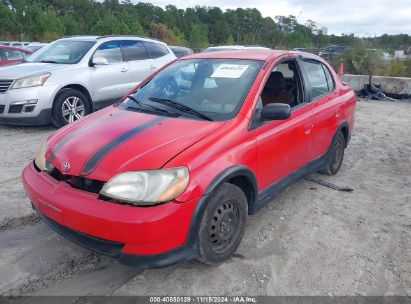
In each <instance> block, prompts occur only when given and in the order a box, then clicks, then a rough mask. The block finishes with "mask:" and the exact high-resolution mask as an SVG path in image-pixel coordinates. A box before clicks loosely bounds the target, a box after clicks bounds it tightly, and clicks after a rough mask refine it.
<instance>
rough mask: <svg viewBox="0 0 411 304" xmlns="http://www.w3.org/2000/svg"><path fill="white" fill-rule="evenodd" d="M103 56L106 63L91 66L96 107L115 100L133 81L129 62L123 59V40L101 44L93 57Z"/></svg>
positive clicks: (132, 85) (132, 84)
mask: <svg viewBox="0 0 411 304" xmlns="http://www.w3.org/2000/svg"><path fill="white" fill-rule="evenodd" d="M97 57H101V58H104V59H105V60H106V64H102V65H94V66H92V67H91V68H90V82H91V86H92V88H93V92H94V101H95V102H96V107H97V108H100V107H102V106H104V105H105V104H106V103H112V102H115V101H116V100H117V99H120V98H121V97H122V96H124V95H125V94H126V93H127V92H128V91H130V90H131V89H132V88H133V87H134V84H135V82H133V79H132V76H131V73H130V68H129V63H128V62H125V61H124V59H123V53H122V50H121V41H111V42H106V43H103V44H102V45H100V47H99V48H98V49H97V50H96V52H95V53H94V54H93V57H92V58H97Z"/></svg>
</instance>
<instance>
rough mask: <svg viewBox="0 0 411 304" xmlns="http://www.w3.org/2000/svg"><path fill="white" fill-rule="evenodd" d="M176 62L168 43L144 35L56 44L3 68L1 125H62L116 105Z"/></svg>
mask: <svg viewBox="0 0 411 304" xmlns="http://www.w3.org/2000/svg"><path fill="white" fill-rule="evenodd" d="M175 58H176V56H175V55H174V53H173V52H172V51H171V50H170V48H169V47H168V46H167V45H166V44H165V43H163V42H160V41H157V40H154V39H149V38H143V37H136V36H101V37H98V36H76V37H68V38H63V39H60V40H56V41H54V42H53V43H51V44H50V45H48V46H46V47H44V48H42V49H40V50H39V51H38V52H36V53H35V54H33V55H32V56H30V57H29V58H27V60H26V61H25V62H23V63H21V64H17V65H13V66H9V67H2V68H0V123H9V124H25V125H28V124H30V125H31V124H49V123H50V122H52V123H53V124H54V125H55V126H56V127H61V126H63V125H65V124H68V123H70V122H73V121H75V120H77V119H80V118H81V117H83V116H85V115H87V114H89V113H90V112H92V111H95V110H97V109H100V108H102V107H104V106H107V105H109V104H112V103H114V102H115V101H116V100H118V99H119V98H121V97H122V96H123V95H125V94H126V93H127V92H129V91H130V90H131V89H132V88H133V87H134V86H136V85H137V84H138V83H139V82H141V81H142V80H143V79H145V78H146V77H148V76H149V75H150V74H152V73H153V72H154V71H156V70H157V69H159V68H161V67H162V66H163V65H165V64H167V63H169V62H170V61H172V60H174V59H175Z"/></svg>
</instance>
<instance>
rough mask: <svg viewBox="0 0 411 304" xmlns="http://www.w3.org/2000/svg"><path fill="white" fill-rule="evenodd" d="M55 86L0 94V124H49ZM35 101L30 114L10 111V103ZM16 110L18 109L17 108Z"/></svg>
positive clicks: (23, 110) (22, 110)
mask: <svg viewBox="0 0 411 304" xmlns="http://www.w3.org/2000/svg"><path fill="white" fill-rule="evenodd" d="M57 89H58V88H57V87H55V86H38V87H32V88H23V89H16V90H10V89H9V90H7V91H6V92H4V93H0V109H1V110H0V123H5V124H18V125H45V124H49V123H50V122H51V108H52V105H53V99H54V96H55V94H56V91H57ZM27 100H37V104H36V105H35V107H34V109H32V111H31V112H25V109H23V108H22V109H20V111H21V112H18V113H16V112H15V111H13V110H12V109H11V103H12V102H24V101H27ZM17 108H18V107H17ZM14 109H16V107H14Z"/></svg>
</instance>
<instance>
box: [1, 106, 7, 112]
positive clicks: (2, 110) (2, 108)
mask: <svg viewBox="0 0 411 304" xmlns="http://www.w3.org/2000/svg"><path fill="white" fill-rule="evenodd" d="M5 107H6V106H5V105H0V114H3V112H4V108H5Z"/></svg>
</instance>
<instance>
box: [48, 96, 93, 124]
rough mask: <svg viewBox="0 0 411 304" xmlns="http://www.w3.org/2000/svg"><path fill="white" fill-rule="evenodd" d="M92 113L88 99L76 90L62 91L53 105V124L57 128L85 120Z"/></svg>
mask: <svg viewBox="0 0 411 304" xmlns="http://www.w3.org/2000/svg"><path fill="white" fill-rule="evenodd" d="M89 113H90V104H89V103H88V100H87V97H86V96H85V95H84V94H83V93H82V92H80V91H78V90H75V89H65V90H63V91H61V92H60V93H59V94H58V95H57V97H56V99H55V101H54V104H53V111H52V122H53V125H54V126H55V127H57V128H60V127H62V126H65V125H67V124H69V123H72V122H74V121H76V120H79V119H80V118H83V117H84V116H86V115H87V114H89Z"/></svg>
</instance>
